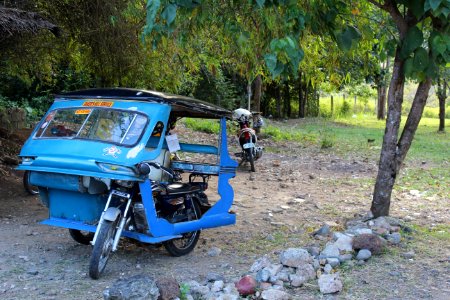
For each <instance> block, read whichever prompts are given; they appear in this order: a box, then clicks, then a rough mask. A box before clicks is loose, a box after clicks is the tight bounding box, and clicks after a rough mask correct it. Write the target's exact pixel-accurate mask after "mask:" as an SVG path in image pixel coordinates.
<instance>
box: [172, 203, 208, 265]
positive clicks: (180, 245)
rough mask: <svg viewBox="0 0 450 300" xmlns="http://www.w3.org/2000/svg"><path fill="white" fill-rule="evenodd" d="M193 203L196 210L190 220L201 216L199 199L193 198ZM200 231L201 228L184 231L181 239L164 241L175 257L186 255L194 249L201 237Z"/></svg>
mask: <svg viewBox="0 0 450 300" xmlns="http://www.w3.org/2000/svg"><path fill="white" fill-rule="evenodd" d="M192 204H193V206H194V210H193V212H192V213H191V216H190V218H189V220H190V221H192V220H198V219H199V218H200V217H201V211H200V206H199V205H198V203H197V201H194V200H193V201H192ZM200 232H201V230H197V231H191V232H187V233H183V237H181V238H179V239H173V240H169V241H166V242H163V245H164V248H166V250H167V252H169V253H170V255H172V256H175V257H179V256H183V255H186V254H188V253H190V252H191V251H192V250H194V248H195V246H196V245H197V242H198V239H199V238H200Z"/></svg>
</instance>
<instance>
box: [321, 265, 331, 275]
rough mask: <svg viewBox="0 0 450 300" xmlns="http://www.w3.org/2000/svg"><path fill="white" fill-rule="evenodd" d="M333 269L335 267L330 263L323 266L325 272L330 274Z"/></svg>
mask: <svg viewBox="0 0 450 300" xmlns="http://www.w3.org/2000/svg"><path fill="white" fill-rule="evenodd" d="M332 270H333V267H332V266H331V265H330V264H326V265H325V267H323V272H324V273H325V274H330V273H331V271H332Z"/></svg>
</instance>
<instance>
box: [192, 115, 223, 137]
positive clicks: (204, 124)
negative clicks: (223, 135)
mask: <svg viewBox="0 0 450 300" xmlns="http://www.w3.org/2000/svg"><path fill="white" fill-rule="evenodd" d="M184 124H185V125H186V127H188V128H191V129H192V130H195V131H201V132H206V133H214V134H219V131H220V124H219V122H218V121H215V120H207V119H192V118H186V119H184Z"/></svg>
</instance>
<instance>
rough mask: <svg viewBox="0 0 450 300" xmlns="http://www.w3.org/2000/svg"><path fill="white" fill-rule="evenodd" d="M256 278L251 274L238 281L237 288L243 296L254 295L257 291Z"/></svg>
mask: <svg viewBox="0 0 450 300" xmlns="http://www.w3.org/2000/svg"><path fill="white" fill-rule="evenodd" d="M256 285H257V283H256V280H255V278H253V277H252V276H250V275H246V276H244V277H242V278H241V280H239V281H238V282H236V289H237V290H238V292H239V294H241V295H242V296H247V295H253V294H254V293H255V292H256Z"/></svg>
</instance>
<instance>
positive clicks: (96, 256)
mask: <svg viewBox="0 0 450 300" xmlns="http://www.w3.org/2000/svg"><path fill="white" fill-rule="evenodd" d="M119 219H120V218H119V217H118V218H117V219H116V220H115V221H114V222H111V221H107V220H103V224H102V226H101V228H100V231H99V232H98V235H97V239H96V241H95V244H94V249H93V250H92V254H91V260H90V262H89V276H90V277H91V278H92V279H99V278H100V275H101V274H102V273H103V271H104V270H105V267H106V263H107V262H108V259H109V257H110V255H111V251H112V246H113V243H114V237H115V235H116V231H117V224H118V223H119Z"/></svg>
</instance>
